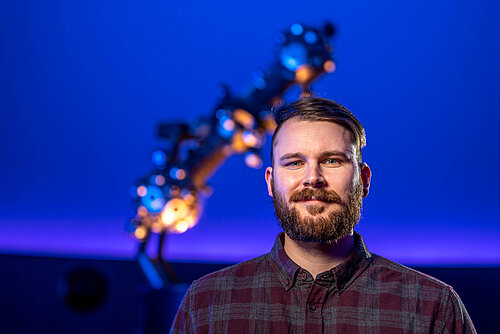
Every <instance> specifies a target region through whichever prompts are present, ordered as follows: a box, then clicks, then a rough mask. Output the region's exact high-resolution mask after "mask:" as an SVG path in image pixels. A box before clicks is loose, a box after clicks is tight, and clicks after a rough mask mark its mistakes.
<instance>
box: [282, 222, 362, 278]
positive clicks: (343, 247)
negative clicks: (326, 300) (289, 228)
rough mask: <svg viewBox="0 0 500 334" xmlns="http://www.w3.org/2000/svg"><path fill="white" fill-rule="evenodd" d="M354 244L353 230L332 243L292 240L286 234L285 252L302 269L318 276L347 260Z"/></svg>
mask: <svg viewBox="0 0 500 334" xmlns="http://www.w3.org/2000/svg"><path fill="white" fill-rule="evenodd" d="M353 246H354V237H353V233H352V231H351V233H350V234H348V235H346V236H345V237H343V238H342V239H339V240H337V241H336V242H335V243H332V244H325V243H320V242H306V241H296V240H292V239H290V238H289V237H288V235H286V234H285V245H284V249H285V253H286V254H287V255H288V257H289V258H290V259H291V260H292V261H293V262H295V263H296V264H298V265H299V266H300V267H301V268H302V269H304V270H307V271H308V272H309V273H311V275H312V276H313V277H314V278H316V276H317V275H318V274H320V273H322V272H324V271H327V270H330V269H332V268H333V267H336V266H338V265H339V264H341V263H343V262H345V260H346V259H347V258H348V257H349V255H350V254H351V251H352V248H353Z"/></svg>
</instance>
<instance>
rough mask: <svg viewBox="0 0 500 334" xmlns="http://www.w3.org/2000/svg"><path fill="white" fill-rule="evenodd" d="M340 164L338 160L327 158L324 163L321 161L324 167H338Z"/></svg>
mask: <svg viewBox="0 0 500 334" xmlns="http://www.w3.org/2000/svg"><path fill="white" fill-rule="evenodd" d="M341 162H342V161H341V160H340V159H336V158H328V159H326V160H325V161H323V163H324V164H326V165H338V164H340V163H341Z"/></svg>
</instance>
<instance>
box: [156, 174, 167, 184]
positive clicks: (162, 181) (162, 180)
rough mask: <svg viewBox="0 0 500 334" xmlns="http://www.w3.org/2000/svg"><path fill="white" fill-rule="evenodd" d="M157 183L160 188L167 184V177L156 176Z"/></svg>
mask: <svg viewBox="0 0 500 334" xmlns="http://www.w3.org/2000/svg"><path fill="white" fill-rule="evenodd" d="M155 183H156V184H157V185H159V186H160V187H161V186H162V185H164V184H165V176H163V175H156V177H155Z"/></svg>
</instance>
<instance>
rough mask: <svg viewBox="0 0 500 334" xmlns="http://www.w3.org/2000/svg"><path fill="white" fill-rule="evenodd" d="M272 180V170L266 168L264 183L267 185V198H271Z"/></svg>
mask: <svg viewBox="0 0 500 334" xmlns="http://www.w3.org/2000/svg"><path fill="white" fill-rule="evenodd" d="M272 180H273V168H272V167H267V168H266V183H267V192H268V194H269V196H271V197H273V189H272V188H271V181H272Z"/></svg>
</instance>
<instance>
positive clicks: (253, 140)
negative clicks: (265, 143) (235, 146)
mask: <svg viewBox="0 0 500 334" xmlns="http://www.w3.org/2000/svg"><path fill="white" fill-rule="evenodd" d="M241 139H243V142H244V143H245V145H246V146H247V147H256V146H257V145H258V144H259V138H257V136H256V135H254V134H253V133H252V132H250V131H245V132H244V133H243V135H242V138H241Z"/></svg>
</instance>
